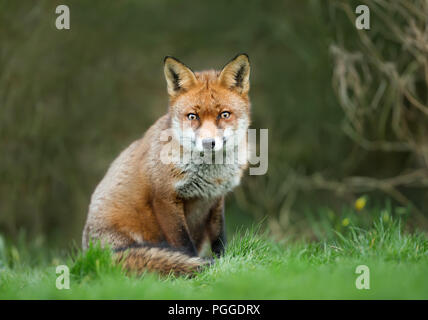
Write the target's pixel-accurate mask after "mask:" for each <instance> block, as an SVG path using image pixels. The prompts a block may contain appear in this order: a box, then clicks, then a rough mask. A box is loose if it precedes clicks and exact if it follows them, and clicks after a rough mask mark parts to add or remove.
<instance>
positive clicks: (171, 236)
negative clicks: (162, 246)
mask: <svg viewBox="0 0 428 320" xmlns="http://www.w3.org/2000/svg"><path fill="white" fill-rule="evenodd" d="M153 209H154V211H155V216H156V218H157V220H158V222H159V225H160V228H161V229H162V231H163V233H164V236H165V239H166V240H167V242H168V243H169V244H170V245H171V246H172V247H174V248H177V249H179V250H182V251H184V252H185V253H187V254H188V255H190V256H192V257H193V256H198V251H197V250H196V247H195V243H194V242H193V240H192V238H191V237H190V233H189V229H188V227H187V223H186V219H185V216H184V210H183V205H182V204H180V203H177V202H176V201H174V199H156V200H155V201H153Z"/></svg>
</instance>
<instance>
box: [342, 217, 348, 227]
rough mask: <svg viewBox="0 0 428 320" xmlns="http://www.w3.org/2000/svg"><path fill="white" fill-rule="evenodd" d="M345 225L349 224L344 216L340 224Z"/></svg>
mask: <svg viewBox="0 0 428 320" xmlns="http://www.w3.org/2000/svg"><path fill="white" fill-rule="evenodd" d="M347 225H349V219H348V218H345V219H343V220H342V226H344V227H346V226H347Z"/></svg>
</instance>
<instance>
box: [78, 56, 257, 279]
mask: <svg viewBox="0 0 428 320" xmlns="http://www.w3.org/2000/svg"><path fill="white" fill-rule="evenodd" d="M164 75H165V79H166V85H167V93H168V101H169V103H168V108H167V109H168V110H167V113H166V114H165V115H163V116H162V117H160V118H159V119H158V120H157V121H156V122H155V123H154V124H153V125H152V126H151V127H150V128H149V129H148V130H147V131H146V132H145V133H144V134H143V136H142V137H141V138H140V139H139V140H136V141H134V142H133V143H132V144H131V145H130V146H129V147H127V148H126V149H125V150H123V151H122V152H121V153H120V154H119V156H118V157H117V158H116V159H115V160H114V161H113V162H112V163H111V165H110V167H109V168H108V170H107V173H106V174H105V176H104V178H103V179H102V180H101V182H100V183H99V184H98V185H97V187H96V188H95V191H94V192H93V194H92V196H91V200H90V204H89V210H88V214H87V218H86V223H85V226H84V229H83V236H82V247H83V250H87V249H88V247H89V244H90V243H91V242H94V241H99V242H100V243H101V245H102V246H107V245H108V246H109V247H110V248H111V249H112V250H113V254H114V259H115V260H114V261H115V262H117V263H121V264H122V267H123V268H124V269H125V270H126V271H128V272H133V273H137V274H142V273H143V272H156V273H159V274H161V275H169V274H174V275H177V276H180V275H190V276H191V275H194V274H196V273H197V272H199V271H200V270H202V269H204V268H206V267H208V266H210V265H211V264H212V263H214V260H215V259H214V258H215V257H221V255H222V254H223V253H224V251H225V247H226V240H227V239H226V230H225V196H226V194H227V193H229V192H231V191H232V190H233V189H234V188H235V187H237V186H238V185H239V184H240V181H241V178H242V176H243V172H244V171H245V170H246V169H247V162H246V161H245V159H246V155H244V156H243V158H244V161H223V162H221V161H216V162H215V163H212V161H211V163H210V162H209V161H206V162H207V163H206V162H204V161H197V159H200V158H198V157H201V156H204V157H205V156H206V155H207V154H208V155H209V154H211V156H212V155H213V154H215V155H218V154H220V155H224V154H225V151H227V150H226V145H229V146H232V147H231V149H233V150H244V149H245V145H246V140H247V131H248V127H249V125H250V99H249V88H250V82H249V77H250V61H249V57H248V55H247V54H245V53H242V54H238V55H236V56H235V57H234V58H233V59H232V60H230V61H229V62H228V63H227V64H226V65H225V66H224V67H223V68H222V69H221V70H214V69H210V70H205V71H199V72H194V71H193V70H192V69H190V68H189V67H188V66H186V65H185V64H184V63H182V62H181V61H180V60H178V59H176V58H174V57H172V56H166V57H165V58H164ZM165 132H167V133H168V135H167V136H168V137H167V139H165V137H164V136H163V135H165ZM171 145H174V146H177V148H176V150H177V152H178V154H179V155H180V156H182V155H183V154H184V152H186V151H189V150H192V152H193V153H194V154H196V155H197V156H196V157H194V158H193V157H191V158H190V160H189V161H163V160H162V156H161V154H162V153H164V154H171V152H165V150H170V149H171V150H172V149H173V148H170V149H168V148H167V147H168V146H171ZM238 147H243V148H242V149H239V148H238ZM238 152H239V151H238ZM226 157H227V156H226ZM208 158H210V156H208ZM180 159H181V158H180ZM204 159H206V158H204ZM229 160H230V159H229ZM207 251H209V253H208V254H207V253H206V252H207Z"/></svg>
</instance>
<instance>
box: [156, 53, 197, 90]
mask: <svg viewBox="0 0 428 320" xmlns="http://www.w3.org/2000/svg"><path fill="white" fill-rule="evenodd" d="M164 73H165V78H166V82H167V88H168V93H169V95H170V96H171V97H174V96H175V95H177V94H178V93H179V92H181V91H183V90H184V91H186V90H188V89H189V88H191V87H192V86H193V85H195V84H196V83H197V80H196V77H195V74H194V73H193V71H192V70H191V69H190V68H189V67H187V66H186V65H185V64H184V63H182V62H180V61H179V60H177V59H176V58H173V57H169V56H167V57H165V60H164Z"/></svg>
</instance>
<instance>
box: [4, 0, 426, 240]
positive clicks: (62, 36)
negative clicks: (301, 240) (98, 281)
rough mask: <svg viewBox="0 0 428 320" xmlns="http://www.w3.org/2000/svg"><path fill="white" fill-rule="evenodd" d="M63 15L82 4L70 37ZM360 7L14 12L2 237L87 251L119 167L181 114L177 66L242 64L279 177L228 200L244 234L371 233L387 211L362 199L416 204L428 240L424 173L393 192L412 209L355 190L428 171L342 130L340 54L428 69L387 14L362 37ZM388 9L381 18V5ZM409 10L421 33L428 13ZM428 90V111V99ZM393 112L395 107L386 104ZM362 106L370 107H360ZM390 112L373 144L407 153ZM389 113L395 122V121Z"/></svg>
mask: <svg viewBox="0 0 428 320" xmlns="http://www.w3.org/2000/svg"><path fill="white" fill-rule="evenodd" d="M362 2H363V3H365V2H366V1H362ZM399 2H400V1H397V3H399ZM403 3H404V2H403ZM409 3H411V5H412V6H413V5H415V6H416V8H417V6H418V5H419V4H420V5H422V1H419V2H418V1H409ZM59 4H67V5H68V6H69V7H70V11H71V15H70V16H71V29H70V30H57V29H56V28H55V19H56V17H57V15H56V14H55V8H56V6H57V5H59ZM356 4H357V3H356V2H353V1H316V0H313V1H309V0H308V1H295V0H294V1H293V0H288V1H261V0H260V1H253V0H251V1H224V0H221V1H212V2H202V1H172V0H171V1H165V0H145V1H137V0H123V1H106V0H103V1H101V0H95V1H80V0H73V1H43V0H38V1H12V0H0V152H1V155H0V234H3V235H4V236H6V237H10V238H12V239H14V238H17V237H19V236H22V235H23V234H24V235H25V237H27V238H28V239H34V238H37V239H42V240H41V241H45V242H46V243H49V244H53V245H54V246H61V245H65V244H67V243H69V242H70V241H71V240H74V241H76V242H77V243H80V237H81V231H82V228H83V225H84V222H85V218H86V213H87V208H88V205H89V200H90V196H91V193H92V192H93V190H94V188H95V186H96V185H97V183H98V182H99V181H100V180H101V178H102V177H103V175H104V173H105V172H106V170H107V168H108V165H109V164H110V163H111V162H112V161H113V159H114V158H115V157H116V156H117V155H118V153H119V152H120V151H121V150H122V149H124V148H125V147H127V146H128V145H129V144H130V143H131V142H132V141H134V140H136V139H138V138H140V137H141V135H142V134H143V133H144V131H145V130H146V129H147V128H148V127H149V126H150V125H151V124H152V123H153V122H154V121H155V120H156V119H157V118H158V117H160V116H161V115H163V114H164V113H165V112H166V110H167V103H168V101H167V94H166V84H165V80H164V77H163V69H162V67H163V66H162V61H163V57H164V56H165V55H172V56H175V57H177V58H179V59H180V60H182V61H183V62H185V63H186V64H188V65H189V66H191V67H192V68H193V69H194V70H200V69H205V68H221V67H222V66H223V65H224V64H225V63H226V62H227V61H228V60H229V59H231V58H232V57H233V56H234V55H235V54H237V53H240V52H246V53H248V54H249V56H250V60H251V65H252V71H251V92H250V96H251V99H252V107H253V108H252V119H253V123H252V127H253V128H268V129H269V170H268V173H267V174H266V175H265V176H251V177H250V176H248V175H247V176H246V177H245V178H244V180H243V185H242V186H241V187H239V188H238V189H237V190H236V192H235V193H234V194H231V195H230V196H229V197H228V199H227V200H228V206H227V219H228V220H229V222H230V223H229V226H228V227H229V232H233V231H234V230H235V229H236V228H237V227H239V226H241V225H248V224H251V223H253V222H259V221H263V222H264V224H265V226H266V227H268V228H269V229H270V230H271V232H272V233H273V234H275V235H276V236H278V237H311V238H312V237H321V236H322V235H323V231H322V230H321V231H320V232H317V230H320V227H319V226H320V225H323V223H327V224H328V225H329V226H333V227H335V228H341V227H344V226H346V225H347V222H346V221H347V220H344V219H362V220H365V219H368V220H370V215H371V212H372V211H373V210H367V211H364V210H365V209H364V208H355V200H357V199H360V203H361V201H363V202H364V205H363V207H365V206H366V205H367V206H370V207H372V208H373V207H376V206H384V205H385V203H387V205H388V206H393V207H396V208H397V209H396V210H395V211H397V212H398V213H399V212H400V209H403V208H404V207H406V208H407V209H406V212H410V217H409V219H408V220H409V221H410V222H412V221H414V223H415V224H417V225H418V226H420V227H424V226H425V225H424V223H425V220H424V219H425V212H426V209H427V200H426V199H427V198H428V197H427V192H426V191H427V189H426V171H421V172H419V173H421V178H420V179H419V176H418V179H419V180H417V182H419V183H415V184H413V183H408V184H406V183H403V184H398V185H397V186H395V185H394V186H393V189H394V190H393V191H397V192H398V193H399V195H402V196H403V197H404V199H403V198H400V197H399V196H397V193H394V192H392V191H391V190H390V188H389V189H388V188H386V187H385V188H382V187H377V185H374V187H372V188H370V186H363V187H361V186H360V185H359V184H358V183H356V182H355V181H354V180H352V179H351V180H347V177H360V176H363V177H365V178H369V179H375V180H376V179H390V178H391V177H396V176H398V175H399V174H401V173H402V172H407V171H406V170H414V169H417V170H426V163H425V162H423V161H422V162H420V161H419V162H418V160H417V156H415V153H414V152H412V150H404V151H399V152H391V151H387V152H385V150H383V149H382V148H381V150H378V149H376V148H368V147H367V145H364V143H363V144H362V143H358V141H356V139H352V138H350V136H349V134H348V135H347V134H345V132H344V130H343V129H344V123H345V124H346V121H347V116H349V114H348V113H346V112H344V108H343V105H344V103H343V97H342V99H341V97H340V95H339V96H338V94H337V90H335V88H336V87H337V86H336V87H335V79H336V80H337V77H336V78H335V75H336V76H337V71H338V70H339V71H340V69H337V66H338V59H337V55H335V54H334V52H335V51H334V50H332V48H333V46H342V47H346V48H349V50H361V52H362V55H365V54H367V52H366V51H364V48H360V43H361V42H362V43H363V44H364V43H365V42H364V37H366V36H367V37H369V38H370V39H372V40H373V41H374V43H375V45H376V46H378V47H379V48H380V49H381V50H386V52H387V55H386V56H385V57H386V59H387V60H388V61H392V62H394V61H396V60H398V59H402V60H401V62H400V64H399V65H398V67H397V70H398V72H399V73H400V72H401V70H409V68H408V66H409V65H410V64H411V63H412V62H413V61H414V60H415V61H416V60H417V59H416V58H414V57H413V56H412V55H411V54H408V52H407V51H406V48H404V47H403V46H400V45H399V43H398V44H397V43H396V42H395V41H394V39H392V40H391V38H392V37H393V33H392V31H391V30H392V29H393V28H390V29H388V28H384V25H383V24H384V23H386V22H384V21H383V20H382V21H383V22H382V25H381V23H380V18H379V19H378V20H376V19H375V17H372V25H374V26H373V29H372V30H370V31H360V32H357V31H356V30H355V27H354V24H353V22H352V19H349V16H347V14H349V10H348V11H346V9H347V8H348V9H349V8H355V6H356ZM375 4H376V5H379V8H382V1H374V2H373V5H375ZM347 6H349V7H347ZM403 8H405V6H404V7H403ZM391 10H393V9H391ZM397 10H398V9H397ZM403 10H404V9H403ZM409 10H410V9H409ZM379 12H383V14H384V15H387V16H388V15H389V14H390V17H394V14H395V13H394V12H392V13H389V12H388V11H382V10H380V11H379ZM409 12H413V13H411V14H410V16H412V14H413V15H414V17H415V20H416V23H418V20H417V18H418V17H419V15H418V13H417V12H414V10H413V9H412V10H410V11H409ZM372 14H374V15H376V14H378V13H377V11H374V12H373V13H372ZM400 19H401V18H400ZM400 19H398V18H397V19H396V20H393V21H396V22H397V25H396V27H397V28H399V29H400V28H403V30H404V29H405V28H406V26H407V25H408V22H409V21H410V18H405V19H404V20H403V19H401V20H400ZM406 19H407V20H406ZM375 22H376V23H375ZM376 28H377V29H376ZM379 30H381V31H379ZM361 32H366V35H363V38H361V37H362V36H361ZM382 32H384V33H382ZM385 32H386V33H385ZM388 32H389V33H388ZM332 52H333V53H332ZM405 59H407V60H405ZM422 60H423V58H422ZM362 61H369V62H372V65H369V66H368V67H367V69H364V67H361V65H360V66H357V67H356V70H357V71H356V72H357V74H359V75H361V74H363V75H367V74H369V75H370V74H371V75H372V76H371V78H370V81H371V82H370V81H369V82H368V83H369V87H368V88H366V89H367V90H365V91H364V90H363V92H364V94H366V95H368V92H369V89H370V88H372V89H373V90H375V89H376V90H375V92H374V93H373V94H375V93H376V92H379V91H378V90H377V89H378V88H379V86H380V84H381V83H382V81H384V78H385V77H383V76H378V77H377V76H376V75H377V74H376V70H377V69H375V68H374V67H373V66H374V65H375V62H373V61H372V60H370V59H367V60H365V59H362ZM418 61H419V60H418ZM339 62H340V61H339ZM369 62H368V63H369ZM406 63H407V64H406ZM421 63H423V61H422V62H421ZM361 70H362V71H361ZM412 70H414V71H412ZM410 71H412V72H413V73H411V75H413V78H412V79H423V72H422V73H421V72H420V69H418V68H413V69H411V68H410ZM382 77H383V78H382ZM351 79H354V80H352V81H358V82H361V79H359V78H358V77H357V78H355V77H354V78H351ZM386 79H388V77H386ZM352 81H351V82H352ZM386 81H388V80H386ZM362 83H363V84H364V82H363V81H362ZM389 85H390V84H389V83H387V84H386V87H387V88H390V86H389ZM339 87H340V86H339ZM352 90H353V91H354V93H355V92H357V93H358V92H361V90H360V91H358V88H354V87H352V83H351V86H350V87H348V88H345V91H346V92H349V91H352ZM418 90H419V91H418V92H417V94H418V97H422V99H424V98H425V99H426V90H427V87H426V86H425V87H424V86H423V85H422V86H421V87H420V89H418ZM391 92H395V91H394V90H391ZM415 94H416V93H415ZM355 96H356V97H357V98H358V97H361V95H358V94H357V95H354V96H352V97H355ZM364 97H366V96H364ZM397 99H398V98H397ZM345 100H346V99H345ZM379 101H380V104H382V105H384V106H386V107H385V108H387V107H388V108H389V105H390V104H388V100H387V99H386V98H385V99H384V98H382V99H380V100H379ZM392 101H395V100H394V98H393V99H392ZM363 102H364V101H363V99H359V100H358V99H357V101H356V103H357V104H358V103H359V104H360V105H358V107H361V108H362V107H364V106H361V104H364V103H363ZM409 108H412V107H411V106H410V107H409ZM378 110H380V109H373V112H370V113H369V114H371V115H372V116H374V117H375V118H372V119H369V120H368V123H370V126H368V125H364V126H363V127H364V128H365V129H364V130H365V131H364V130H363V131H364V132H370V133H373V135H372V136H373V137H374V138H373V139H374V140H376V141H377V140H379V139H380V138H379V136H378V135H382V137H381V138H382V139H395V140H397V141H398V140H400V137H399V136H395V135H393V133H391V132H392V131H391V132H390V131H388V129H387V127H388V126H385V127H386V129H385V130H384V131H382V132H380V131H379V130H377V129H378V128H379V125H378V123H377V122H376V121H377V119H379V118H380V116H379V117H378V116H377V112H378ZM382 110H383V109H382ZM388 110H389V109H388ZM379 112H380V111H379ZM385 112H386V113H385V114H386V115H385V116H384V118H382V119H384V120H383V121H384V123H389V122H391V121H393V120H394V119H395V120H396V118H394V117H393V116H392V115H391V114H392V113H391V114H389V113H388V112H389V111H385ZM361 114H367V113H364V112H360V113H357V115H361ZM404 116H405V115H403V114H400V115H398V117H404ZM413 116H414V117H416V118H418V115H417V114H416V115H413ZM423 121H426V118H425V119H424V120H423ZM424 124H426V122H424ZM370 128H375V129H376V130H372V129H370ZM382 128H383V127H382ZM421 128H423V125H421ZM421 132H422V133H423V134H422V135H421V136H422V137H424V131H421ZM418 141H419V140H418ZM420 141H422V145H423V146H426V145H427V144H426V143H425V141H426V140H423V139H422V140H420ZM329 181H330V182H331V183H329ZM332 181H333V182H332ZM358 181H359V180H358ZM358 181H357V182H358ZM370 181H371V180H370ZM370 181H369V182H370ZM376 181H377V180H376ZM400 181H401V180H400ZM348 182H349V184H348ZM355 184H356V186H355ZM348 185H349V188H348V187H347V186H348ZM380 186H383V185H380ZM390 191H391V192H390ZM400 199H401V200H400ZM366 203H367V204H366ZM408 208H410V211H409V210H408ZM412 208H414V210H413V209H412ZM374 211H376V210H374ZM401 211H403V210H401ZM321 229H322V228H321Z"/></svg>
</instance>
